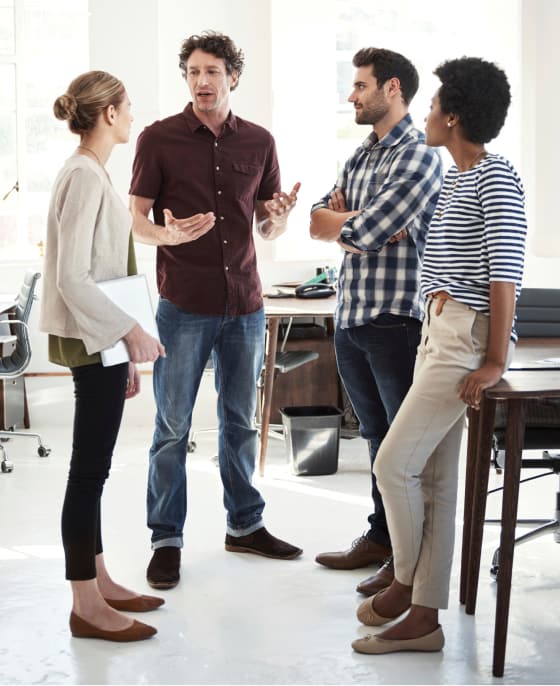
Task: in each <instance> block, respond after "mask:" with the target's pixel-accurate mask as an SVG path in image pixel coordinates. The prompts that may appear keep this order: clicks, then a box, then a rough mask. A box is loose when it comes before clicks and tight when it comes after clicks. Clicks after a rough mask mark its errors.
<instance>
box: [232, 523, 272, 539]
mask: <svg viewBox="0 0 560 686" xmlns="http://www.w3.org/2000/svg"><path fill="white" fill-rule="evenodd" d="M263 526H264V522H263V520H262V519H259V521H258V522H255V523H254V524H251V526H247V527H245V528H244V529H232V528H231V526H229V525H228V526H227V528H226V531H227V533H228V534H229V535H230V536H235V537H236V538H239V537H240V536H248V535H249V534H253V533H255V531H258V529H262V528H263Z"/></svg>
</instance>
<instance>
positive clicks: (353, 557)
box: [315, 536, 391, 569]
mask: <svg viewBox="0 0 560 686" xmlns="http://www.w3.org/2000/svg"><path fill="white" fill-rule="evenodd" d="M390 556H391V548H386V547H385V546H384V545H380V544H379V543H376V542H375V541H372V540H370V539H369V538H367V536H360V537H359V538H356V539H355V540H354V541H353V542H352V545H351V546H350V548H348V550H343V551H341V552H338V553H319V555H317V557H316V558H315V562H318V563H319V564H320V565H323V566H324V567H329V568H330V569H359V568H360V567H368V566H369V565H372V564H381V563H382V562H383V561H384V560H386V559H387V558H388V557H390Z"/></svg>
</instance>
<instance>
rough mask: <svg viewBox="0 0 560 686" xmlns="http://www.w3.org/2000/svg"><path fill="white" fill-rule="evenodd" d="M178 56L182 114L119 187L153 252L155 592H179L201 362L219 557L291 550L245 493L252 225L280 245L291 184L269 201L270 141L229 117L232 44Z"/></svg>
mask: <svg viewBox="0 0 560 686" xmlns="http://www.w3.org/2000/svg"><path fill="white" fill-rule="evenodd" d="M179 57H180V68H181V70H182V72H183V75H184V77H185V79H186V81H187V84H188V86H189V89H190V92H191V96H192V103H189V104H188V105H187V107H186V108H185V109H184V110H183V112H181V113H180V114H177V115H174V116H172V117H168V118H167V119H163V120H161V121H157V122H155V123H154V124H152V125H151V126H148V127H147V128H146V129H145V130H144V131H143V132H142V134H141V135H140V137H139V139H138V145H137V150H136V158H135V160H134V166H133V177H132V183H131V188H130V193H131V210H132V213H133V217H134V225H133V231H134V235H135V238H136V239H137V240H138V241H141V242H143V243H149V244H152V245H157V283H158V290H159V293H160V296H161V297H160V301H159V305H158V312H157V322H158V329H159V333H160V338H161V341H162V343H163V344H164V346H165V349H166V354H167V356H166V357H165V358H160V359H159V360H158V362H157V363H156V365H155V366H154V394H155V399H156V406H157V416H156V426H155V432H154V439H153V443H152V447H151V450H150V466H149V476H148V526H149V527H150V528H151V529H152V549H153V550H154V554H153V557H152V560H151V562H150V564H149V566H148V570H147V578H148V583H149V584H150V585H151V586H153V587H154V588H172V587H174V586H176V585H177V583H178V581H179V566H180V555H181V554H180V549H181V547H182V545H183V527H184V523H185V518H186V512H187V492H186V472H185V460H186V454H187V442H188V436H189V431H190V428H191V418H192V410H193V406H194V402H195V399H196V395H197V393H198V389H199V386H200V380H201V378H202V373H203V370H204V367H205V365H206V363H207V361H208V359H209V357H210V355H212V359H213V366H214V373H215V378H216V389H217V391H218V420H219V427H220V431H219V445H218V458H219V465H220V475H221V478H222V483H223V487H224V505H225V508H226V510H227V533H226V539H225V547H226V550H229V551H232V552H246V553H256V554H257V555H264V556H266V557H273V558H277V559H293V558H295V557H298V556H299V555H300V554H301V552H302V551H301V549H300V548H297V547H295V546H293V545H290V544H289V543H286V542H284V541H281V540H279V539H277V538H275V537H274V536H272V535H271V534H270V533H269V532H268V531H267V530H266V529H265V527H264V524H263V520H262V511H263V508H264V505H265V503H264V500H263V499H262V497H261V495H260V493H259V492H258V491H257V490H256V489H255V488H254V486H253V485H252V476H253V471H254V466H255V458H256V450H257V432H256V430H255V426H254V417H255V409H256V384H257V379H258V377H259V375H260V372H261V368H262V363H263V357H264V336H265V317H264V310H263V301H262V293H261V290H262V289H261V284H260V280H259V276H258V273H257V263H256V254H255V245H254V242H253V232H252V227H253V217H255V219H256V227H257V231H258V232H259V234H260V235H261V236H262V237H263V238H265V239H273V238H276V237H277V236H279V235H280V234H281V233H283V232H284V231H285V229H286V220H287V218H288V214H289V213H290V211H291V209H292V207H293V206H294V205H295V202H296V199H297V192H298V190H299V183H298V184H296V185H295V186H294V187H293V189H292V191H291V192H290V193H289V194H287V193H283V192H282V191H281V189H280V170H279V166H278V159H277V155H276V147H275V144H274V139H273V138H272V136H271V135H270V133H269V132H268V131H266V130H265V129H263V128H262V127H260V126H257V125H256V124H252V123H251V122H248V121H245V120H243V119H241V118H239V117H236V116H234V115H233V114H232V112H231V111H230V103H229V98H230V92H231V91H232V90H234V88H236V86H237V84H238V81H239V77H240V75H241V72H242V69H243V53H242V52H241V51H240V50H237V48H236V47H235V45H234V43H233V42H232V40H231V39H230V38H229V37H227V36H224V35H222V34H219V33H214V32H205V33H203V34H202V35H200V36H196V35H195V36H191V37H190V38H187V40H185V41H184V43H183V45H182V49H181V53H180V55H179ZM150 211H153V217H154V222H153V223H152V222H151V221H150V220H149V219H148V215H149V213H150ZM177 217H181V219H178V218H177Z"/></svg>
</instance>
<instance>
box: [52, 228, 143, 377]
mask: <svg viewBox="0 0 560 686" xmlns="http://www.w3.org/2000/svg"><path fill="white" fill-rule="evenodd" d="M137 273H138V268H137V266H136V255H135V253H134V241H133V240H132V233H131V234H130V240H129V245H128V266H127V274H128V276H133V275H134V274H137ZM49 360H50V362H53V363H54V364H60V365H62V366H63V367H84V366H85V365H88V364H100V363H101V355H100V354H99V353H94V354H93V355H88V354H87V352H86V348H85V345H84V342H83V341H82V340H81V339H79V338H63V337H62V336H55V335H53V334H49Z"/></svg>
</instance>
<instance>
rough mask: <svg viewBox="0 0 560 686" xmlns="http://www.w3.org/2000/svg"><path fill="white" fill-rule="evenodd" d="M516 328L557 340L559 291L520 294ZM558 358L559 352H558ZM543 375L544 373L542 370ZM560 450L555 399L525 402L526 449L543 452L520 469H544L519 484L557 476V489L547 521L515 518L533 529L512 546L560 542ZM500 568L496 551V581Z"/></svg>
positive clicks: (498, 439) (496, 445)
mask: <svg viewBox="0 0 560 686" xmlns="http://www.w3.org/2000/svg"><path fill="white" fill-rule="evenodd" d="M516 315H517V323H516V328H517V332H518V334H519V336H520V337H528V338H536V337H538V338H551V337H560V289H550V288H525V289H523V291H522V292H521V295H520V297H519V300H518V303H517V307H516ZM558 354H559V357H560V349H559V351H558ZM542 373H543V374H546V371H545V370H543V372H542ZM505 420H506V417H505V413H504V408H503V406H502V405H501V404H500V403H498V405H497V407H496V419H495V422H494V439H493V456H492V463H493V466H494V468H495V469H496V472H497V473H501V471H502V470H503V466H504V455H505V453H504V451H505ZM557 448H560V401H558V400H530V401H528V402H527V415H526V427H525V439H524V449H525V450H543V453H542V457H540V458H533V459H531V458H522V459H521V468H522V469H544V470H547V471H545V472H544V473H542V474H537V475H535V476H530V477H527V478H525V479H520V484H523V483H528V482H530V481H534V480H536V479H541V478H543V477H546V476H550V475H556V476H557V477H558V487H557V490H556V494H555V505H554V510H553V513H554V514H553V516H552V517H550V518H548V519H541V518H529V519H518V520H517V524H518V525H519V526H531V525H533V526H535V527H536V528H535V529H533V530H531V531H529V532H527V533H525V534H523V535H522V536H519V537H518V538H516V539H515V545H520V544H521V543H527V542H528V541H531V540H533V539H535V538H537V537H539V536H543V535H544V534H546V533H548V532H550V531H552V532H554V540H555V542H556V543H560V454H553V453H551V452H550V449H557ZM501 490H503V489H502V487H499V488H495V489H492V490H490V491H489V492H488V494H489V495H490V494H492V493H497V492H500V491H501ZM486 522H487V523H490V524H495V523H499V522H500V520H495V519H487V520H486ZM499 567H500V556H499V549H497V550H496V551H495V552H494V555H493V557H492V564H491V567H490V573H491V575H492V576H493V577H494V578H497V576H498V572H499Z"/></svg>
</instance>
